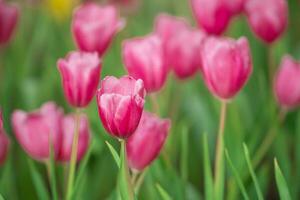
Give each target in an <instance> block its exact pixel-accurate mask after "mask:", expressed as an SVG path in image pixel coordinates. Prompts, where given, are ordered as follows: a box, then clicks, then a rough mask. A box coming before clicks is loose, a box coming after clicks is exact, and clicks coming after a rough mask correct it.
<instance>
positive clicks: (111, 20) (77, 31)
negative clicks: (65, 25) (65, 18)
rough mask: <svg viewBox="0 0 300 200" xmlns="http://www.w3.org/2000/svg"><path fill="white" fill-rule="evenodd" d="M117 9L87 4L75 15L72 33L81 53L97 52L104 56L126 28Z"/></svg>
mask: <svg viewBox="0 0 300 200" xmlns="http://www.w3.org/2000/svg"><path fill="white" fill-rule="evenodd" d="M124 25H125V22H124V20H120V19H119V16H118V11H117V9H116V8H115V7H114V6H112V5H110V6H100V5H97V4H95V3H85V4H83V5H81V6H80V7H79V8H78V9H77V10H76V11H75V13H74V16H73V22H72V31H73V36H74V39H75V42H76V44H77V46H78V48H79V49H80V50H81V51H87V52H97V53H98V55H99V56H102V55H103V54H104V53H105V51H106V50H107V48H108V47H109V45H110V43H111V41H112V39H113V37H114V36H115V34H116V33H117V32H118V31H119V30H120V29H122V28H123V27H124Z"/></svg>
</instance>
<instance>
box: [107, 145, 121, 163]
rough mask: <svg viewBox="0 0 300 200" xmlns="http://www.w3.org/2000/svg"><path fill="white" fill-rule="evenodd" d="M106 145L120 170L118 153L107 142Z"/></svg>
mask: <svg viewBox="0 0 300 200" xmlns="http://www.w3.org/2000/svg"><path fill="white" fill-rule="evenodd" d="M105 143H106V145H107V147H108V149H109V150H110V153H111V155H112V156H113V158H114V160H115V162H116V164H117V165H118V168H120V157H119V155H118V153H117V151H116V150H115V149H114V147H113V146H112V145H111V144H109V142H108V141H105Z"/></svg>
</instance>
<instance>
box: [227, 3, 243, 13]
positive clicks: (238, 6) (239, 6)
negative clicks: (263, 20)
mask: <svg viewBox="0 0 300 200" xmlns="http://www.w3.org/2000/svg"><path fill="white" fill-rule="evenodd" d="M226 1H227V3H228V6H229V8H230V10H231V12H232V13H233V14H240V13H241V12H242V11H243V10H244V5H245V2H246V1H247V0H226Z"/></svg>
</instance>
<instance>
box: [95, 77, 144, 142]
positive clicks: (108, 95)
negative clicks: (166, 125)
mask: <svg viewBox="0 0 300 200" xmlns="http://www.w3.org/2000/svg"><path fill="white" fill-rule="evenodd" d="M144 97H145V89H144V84H143V81H142V80H141V79H138V80H135V79H134V78H132V77H130V76H123V77H121V78H120V79H117V78H115V77H112V76H108V77H106V78H105V79H104V80H103V81H102V82H101V88H100V89H99V90H98V92H97V103H98V110H99V116H100V119H101V121H102V123H103V126H104V128H105V129H106V130H107V132H108V133H109V134H111V135H112V136H114V137H117V138H122V139H126V138H128V137H129V136H130V135H132V134H133V132H134V131H135V129H136V128H137V126H138V124H139V121H140V118H141V115H142V112H143V108H144Z"/></svg>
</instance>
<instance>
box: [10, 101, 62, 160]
mask: <svg viewBox="0 0 300 200" xmlns="http://www.w3.org/2000/svg"><path fill="white" fill-rule="evenodd" d="M62 116H63V112H62V110H61V109H60V108H58V107H57V106H56V105H55V104H54V103H52V102H48V103H45V104H44V105H43V106H42V107H41V108H40V109H39V110H37V111H35V112H31V113H26V112H24V111H21V110H16V111H14V113H13V115H12V126H13V130H14V132H15V135H16V138H17V140H18V142H19V143H20V145H21V146H22V147H23V149H24V150H25V151H26V152H27V154H28V155H30V156H31V157H32V158H34V159H36V160H40V161H45V160H46V159H49V156H50V154H49V149H50V145H51V146H52V149H53V152H54V155H55V156H56V155H57V154H58V152H59V148H60V142H61V121H62Z"/></svg>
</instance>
